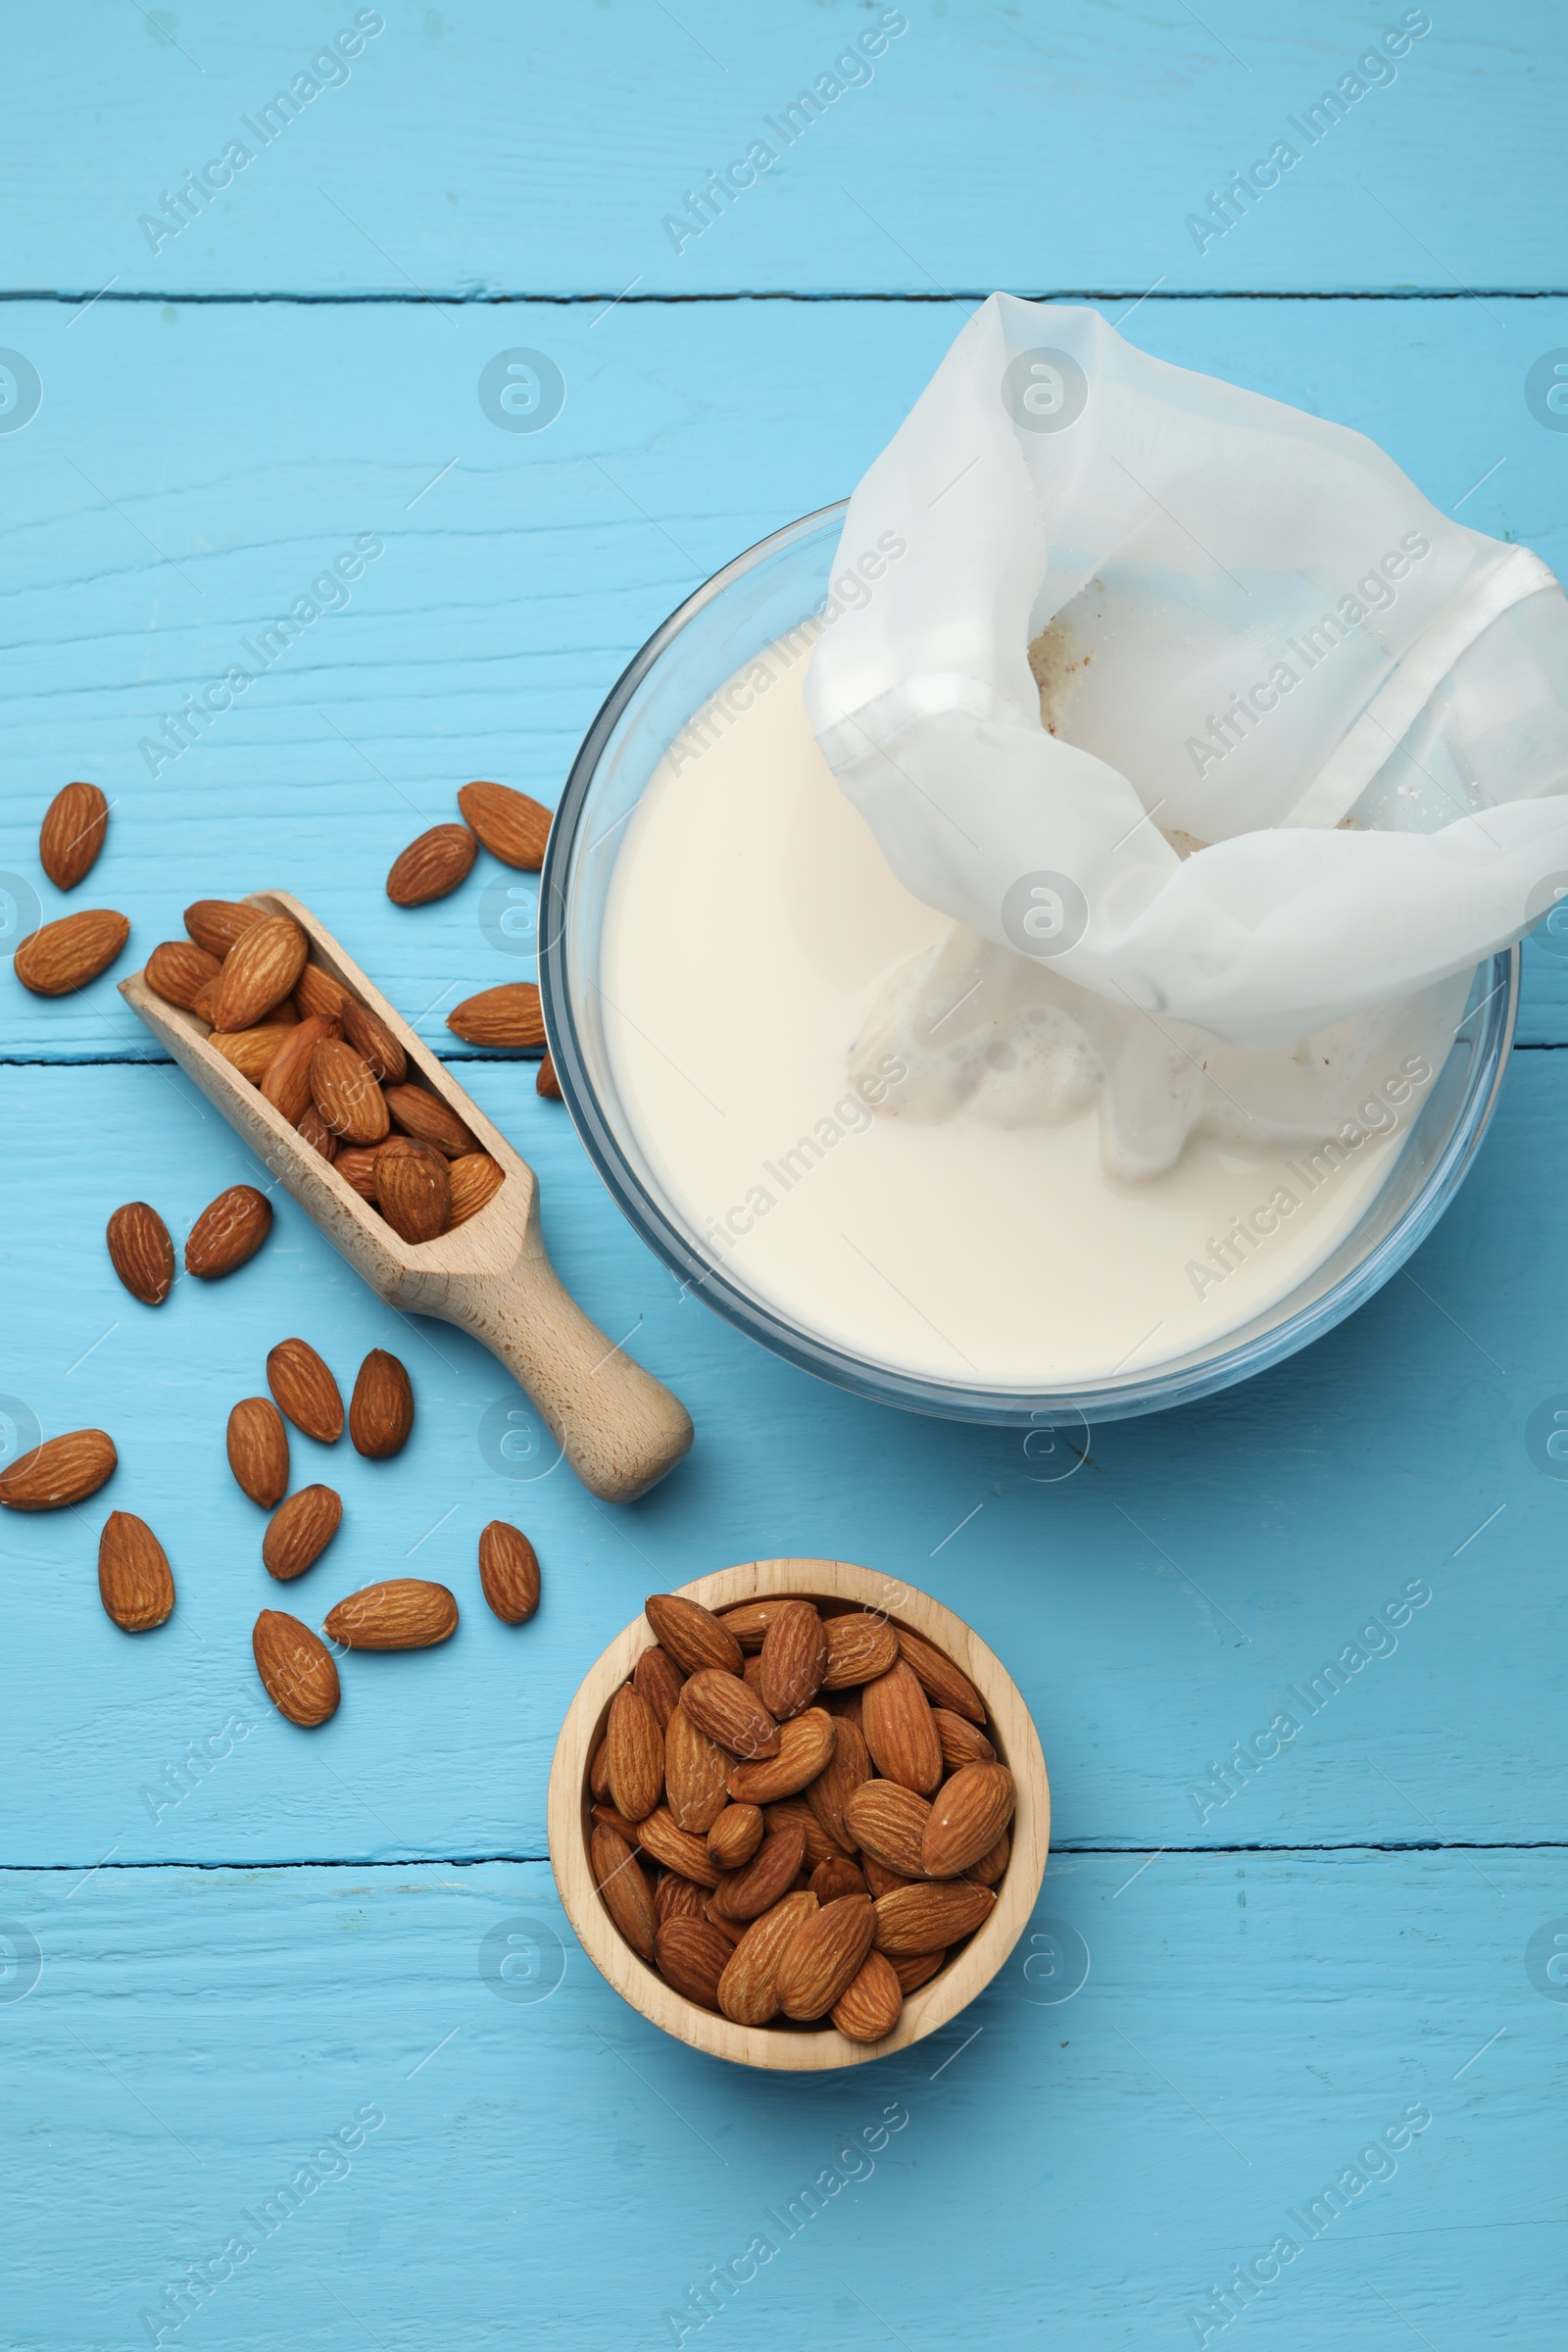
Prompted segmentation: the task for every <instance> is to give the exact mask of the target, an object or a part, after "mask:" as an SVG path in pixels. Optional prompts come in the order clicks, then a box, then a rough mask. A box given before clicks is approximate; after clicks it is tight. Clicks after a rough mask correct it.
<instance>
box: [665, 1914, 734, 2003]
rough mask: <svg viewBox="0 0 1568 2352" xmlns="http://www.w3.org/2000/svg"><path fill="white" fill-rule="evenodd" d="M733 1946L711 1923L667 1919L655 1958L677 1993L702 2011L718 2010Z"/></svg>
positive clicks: (696, 1920) (705, 1920) (700, 1920)
mask: <svg viewBox="0 0 1568 2352" xmlns="http://www.w3.org/2000/svg"><path fill="white" fill-rule="evenodd" d="M731 1948H732V1947H731V1945H730V1941H729V1938H728V1936H721V1935H720V1934H719V1932H718V1930H717V1928H715V1927H714V1926H713V1924H712V1922H711V1920H707V1919H666V1920H665V1922H664V1924H663V1926H662V1928H661V1929H660V1930H659V1932H658V1934H657V1936H655V1937H654V1958H655V1959H656V1960H657V1961H658V1963H659V1966H660V1970H661V1972H662V1975H663V1976H664V1977H665V1979H666V1980H667V1981H668V1983H669V1984H671V1985H673V1986H674V1987H675V1990H676V1991H677V1992H678V1993H682V1994H684V1995H685V1997H686V1999H687V2000H688V2001H695V2002H696V2003H697V2005H698V2007H699V2008H701V2009H716V2008H717V2007H718V1981H719V1978H720V1977H721V1976H722V1975H723V1973H724V1971H725V1969H726V1968H727V1967H728V1966H729V1961H730V1953H731Z"/></svg>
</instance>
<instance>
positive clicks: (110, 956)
mask: <svg viewBox="0 0 1568 2352" xmlns="http://www.w3.org/2000/svg"><path fill="white" fill-rule="evenodd" d="M129 937H130V924H129V922H128V921H127V920H126V918H125V916H124V915H123V914H115V913H113V912H112V911H111V910H110V909H109V908H108V907H92V908H87V909H84V910H83V911H82V912H81V913H80V914H63V915H62V916H61V917H60V920H59V921H58V922H55V923H45V924H44V925H43V927H42V929H41V930H37V931H34V932H33V933H32V935H31V937H30V938H28V939H25V940H24V941H23V943H22V945H21V947H20V948H19V949H18V950H17V952H16V954H15V956H13V957H12V959H11V963H12V969H13V970H14V971H15V973H16V975H17V978H18V979H19V980H20V981H21V982H22V985H23V987H24V988H30V989H31V991H32V993H33V995H34V996H35V997H69V996H70V995H71V993H72V991H73V989H78V988H85V987H86V985H87V983H88V981H89V980H96V979H97V977H98V975H99V973H100V972H107V971H108V969H109V966H110V965H111V964H112V963H113V962H114V960H115V957H116V956H118V955H119V954H120V952H121V950H122V948H123V946H124V944H125V942H126V940H127V939H128V938H129Z"/></svg>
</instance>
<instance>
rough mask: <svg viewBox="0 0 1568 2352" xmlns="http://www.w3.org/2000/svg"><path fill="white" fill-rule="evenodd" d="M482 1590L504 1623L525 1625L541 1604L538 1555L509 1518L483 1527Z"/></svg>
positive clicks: (481, 1556) (480, 1541)
mask: <svg viewBox="0 0 1568 2352" xmlns="http://www.w3.org/2000/svg"><path fill="white" fill-rule="evenodd" d="M479 1590H480V1591H481V1592H482V1593H483V1594H484V1596H485V1599H486V1600H487V1601H488V1602H489V1604H490V1607H491V1609H492V1611H493V1612H494V1614H495V1615H496V1616H497V1617H499V1618H500V1620H501V1622H502V1624H503V1625H522V1624H523V1623H525V1622H526V1620H527V1619H528V1618H530V1617H531V1616H532V1615H533V1613H534V1611H535V1609H537V1607H538V1606H539V1555H538V1553H537V1552H536V1551H535V1550H534V1547H533V1545H532V1544H530V1543H529V1541H528V1539H527V1537H526V1536H525V1535H524V1534H523V1533H522V1531H521V1529H520V1528H515V1527H514V1526H512V1524H511V1523H510V1521H508V1520H506V1519H492V1520H491V1522H490V1524H489V1526H488V1527H486V1528H483V1529H481V1531H480V1535H479Z"/></svg>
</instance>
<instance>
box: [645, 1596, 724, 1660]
mask: <svg viewBox="0 0 1568 2352" xmlns="http://www.w3.org/2000/svg"><path fill="white" fill-rule="evenodd" d="M643 1613H644V1615H645V1616H646V1617H647V1619H648V1622H649V1624H650V1626H651V1627H652V1628H653V1634H654V1640H655V1641H656V1642H658V1643H659V1644H660V1647H661V1648H662V1649H667V1650H668V1652H669V1654H670V1656H671V1657H672V1658H673V1659H674V1661H675V1663H676V1665H677V1666H678V1667H679V1668H680V1670H681V1672H682V1673H683V1674H696V1673H698V1672H699V1671H700V1669H701V1668H703V1667H704V1666H717V1667H718V1668H720V1669H721V1671H722V1672H723V1673H725V1674H739V1673H740V1670H741V1668H742V1666H743V1665H744V1664H745V1660H744V1658H743V1657H742V1655H741V1645H740V1643H739V1642H737V1641H736V1639H735V1637H734V1635H733V1634H728V1633H726V1632H725V1631H724V1628H723V1627H722V1626H721V1625H720V1624H719V1621H718V1619H717V1618H716V1617H715V1616H714V1615H713V1612H712V1610H711V1609H705V1608H704V1606H703V1604H702V1602H701V1601H700V1600H688V1599H686V1597H685V1596H684V1594H683V1593H650V1594H649V1595H648V1598H647V1599H646V1600H645V1601H644V1602H643Z"/></svg>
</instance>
